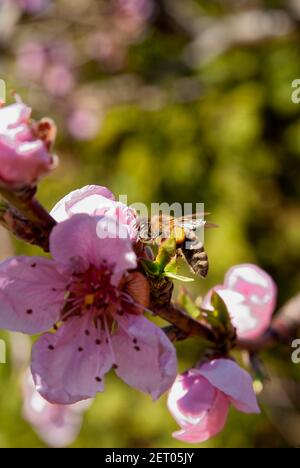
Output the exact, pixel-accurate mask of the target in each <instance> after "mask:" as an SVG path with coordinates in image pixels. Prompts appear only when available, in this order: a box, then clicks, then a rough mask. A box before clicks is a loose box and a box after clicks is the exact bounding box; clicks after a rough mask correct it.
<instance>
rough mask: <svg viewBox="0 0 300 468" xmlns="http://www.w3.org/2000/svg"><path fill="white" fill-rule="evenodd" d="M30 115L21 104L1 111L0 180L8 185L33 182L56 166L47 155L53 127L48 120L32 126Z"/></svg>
mask: <svg viewBox="0 0 300 468" xmlns="http://www.w3.org/2000/svg"><path fill="white" fill-rule="evenodd" d="M30 116H31V109H30V108H29V107H27V106H25V104H23V103H21V102H18V103H15V104H12V105H10V106H6V107H2V108H0V181H1V182H5V183H7V184H9V185H25V184H33V183H36V182H37V180H38V179H39V178H40V177H41V176H42V175H44V174H46V173H47V172H49V171H51V170H52V169H53V167H54V166H55V158H54V156H53V155H52V154H51V153H50V152H49V150H50V146H51V143H53V140H54V136H55V126H54V124H53V122H52V121H50V120H48V119H47V120H44V121H41V122H40V123H37V124H34V123H32V122H31V121H30ZM49 137H51V141H50V140H49Z"/></svg>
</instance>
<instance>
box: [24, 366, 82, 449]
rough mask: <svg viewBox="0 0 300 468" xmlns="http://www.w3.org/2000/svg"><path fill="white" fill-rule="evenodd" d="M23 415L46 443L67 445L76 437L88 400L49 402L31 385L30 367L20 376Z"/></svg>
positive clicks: (52, 445)
mask: <svg viewBox="0 0 300 468" xmlns="http://www.w3.org/2000/svg"><path fill="white" fill-rule="evenodd" d="M22 390H23V398H24V400H23V410H22V413H23V417H24V419H25V420H26V421H28V422H29V423H30V424H31V426H32V428H33V429H34V430H35V432H36V433H37V434H38V436H39V437H40V438H41V439H42V440H43V441H44V442H45V443H46V444H47V445H48V446H50V447H56V448H59V447H67V446H69V445H71V444H72V443H73V442H74V441H75V440H76V438H77V436H78V434H79V431H80V429H81V425H82V419H83V413H84V412H85V411H86V410H87V409H88V408H89V407H90V405H91V400H86V401H81V402H78V403H75V404H74V405H53V404H51V403H49V402H48V401H46V400H45V399H44V398H43V397H42V396H41V395H40V394H39V393H38V392H37V391H36V389H35V386H34V382H33V379H32V375H31V373H30V370H28V371H27V372H25V373H24V375H23V378H22Z"/></svg>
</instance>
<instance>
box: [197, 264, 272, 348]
mask: <svg viewBox="0 0 300 468" xmlns="http://www.w3.org/2000/svg"><path fill="white" fill-rule="evenodd" d="M212 291H216V292H217V293H218V294H219V295H220V296H221V297H222V299H223V300H224V302H225V303H226V305H227V308H228V311H229V313H230V316H231V318H232V322H233V324H234V326H235V327H236V328H237V333H238V336H239V337H240V338H247V339H252V338H256V337H257V336H259V335H261V334H262V333H264V332H265V331H266V330H267V328H268V327H269V325H270V322H271V318H272V315H273V313H274V310H275V306H276V295H277V288H276V285H275V283H274V281H273V280H272V278H271V277H270V276H269V275H268V274H267V273H266V272H265V271H264V270H262V269H261V268H259V267H258V266H256V265H251V264H242V265H237V266H235V267H233V268H231V269H230V270H229V271H228V272H227V274H226V276H225V280H224V284H223V285H218V286H215V287H214V288H213V289H212V290H211V291H209V293H208V294H207V295H206V297H205V298H204V301H203V304H202V306H203V307H204V308H205V309H211V303H210V300H211V294H212Z"/></svg>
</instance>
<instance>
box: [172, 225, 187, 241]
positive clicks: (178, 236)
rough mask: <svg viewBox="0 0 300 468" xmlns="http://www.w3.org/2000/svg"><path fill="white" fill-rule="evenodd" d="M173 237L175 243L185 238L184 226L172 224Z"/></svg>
mask: <svg viewBox="0 0 300 468" xmlns="http://www.w3.org/2000/svg"><path fill="white" fill-rule="evenodd" d="M174 237H175V240H176V244H181V243H182V242H184V240H185V231H184V228H182V227H179V226H174Z"/></svg>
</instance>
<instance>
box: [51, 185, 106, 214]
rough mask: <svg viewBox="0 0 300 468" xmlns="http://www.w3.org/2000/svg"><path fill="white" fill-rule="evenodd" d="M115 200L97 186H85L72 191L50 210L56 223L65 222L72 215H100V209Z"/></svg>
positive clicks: (104, 188)
mask: <svg viewBox="0 0 300 468" xmlns="http://www.w3.org/2000/svg"><path fill="white" fill-rule="evenodd" d="M114 200H115V197H114V195H113V194H112V192H111V191H110V190H109V189H108V188H106V187H101V186H98V185H87V186H85V187H83V188H81V189H79V190H74V191H73V192H71V193H69V194H68V195H67V196H65V197H64V198H63V199H62V200H60V201H59V202H58V203H57V204H56V205H55V206H54V208H53V209H52V211H51V215H52V216H53V218H54V219H55V220H56V221H57V222H61V221H65V220H66V219H68V218H70V217H71V216H73V215H74V214H78V213H86V214H89V215H102V214H104V213H103V212H100V210H101V209H102V208H105V207H106V208H107V207H110V206H111V205H112V201H114Z"/></svg>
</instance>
